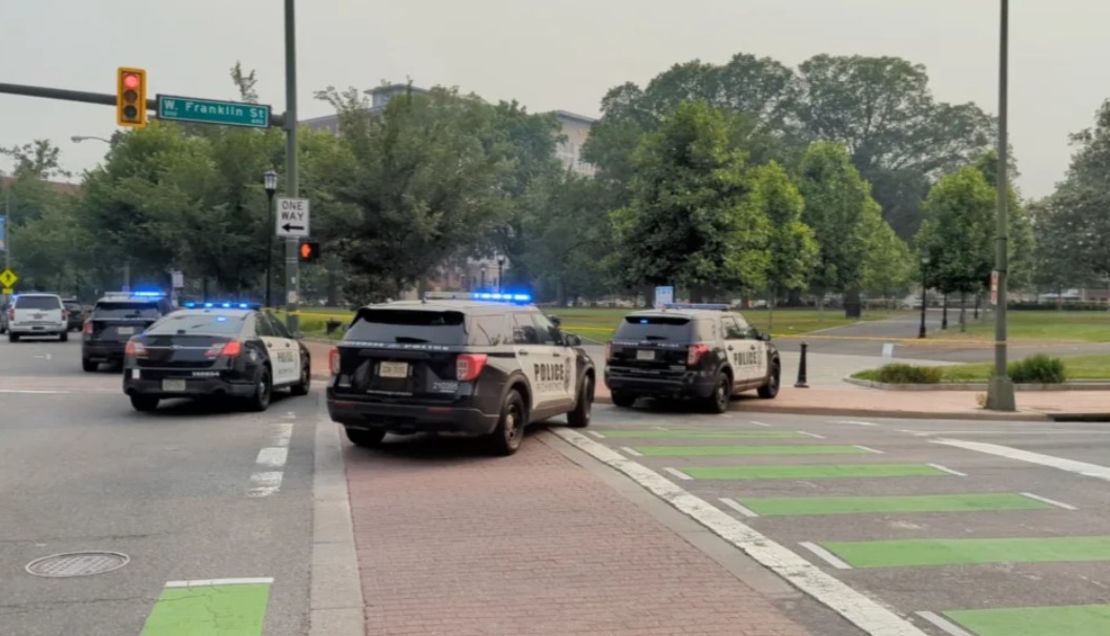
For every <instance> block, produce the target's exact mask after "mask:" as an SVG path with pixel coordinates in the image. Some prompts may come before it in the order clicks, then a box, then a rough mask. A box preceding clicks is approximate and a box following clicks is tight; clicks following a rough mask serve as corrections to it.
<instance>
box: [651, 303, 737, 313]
mask: <svg viewBox="0 0 1110 636" xmlns="http://www.w3.org/2000/svg"><path fill="white" fill-rule="evenodd" d="M728 308H729V305H726V304H725V303H667V304H666V305H663V309H709V310H713V311H727V310H728Z"/></svg>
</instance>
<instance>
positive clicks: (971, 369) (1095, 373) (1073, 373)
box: [852, 355, 1110, 382]
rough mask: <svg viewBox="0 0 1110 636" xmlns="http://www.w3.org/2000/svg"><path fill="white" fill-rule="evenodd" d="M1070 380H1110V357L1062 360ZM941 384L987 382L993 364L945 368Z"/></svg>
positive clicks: (869, 374) (871, 373) (866, 375)
mask: <svg viewBox="0 0 1110 636" xmlns="http://www.w3.org/2000/svg"><path fill="white" fill-rule="evenodd" d="M1061 359H1062V360H1063V361H1064V368H1065V369H1066V372H1067V379H1068V380H1110V355H1099V356H1077V357H1074V358H1061ZM940 369H941V380H940V381H941V382H986V381H987V380H989V379H990V376H991V373H992V371H993V370H994V363H993V362H984V363H982V364H956V365H952V366H943V367H940ZM852 377H853V378H857V379H859V380H870V381H872V382H878V380H879V370H878V369H868V370H867V371H860V372H859V373H856V374H855V375H853V376H852Z"/></svg>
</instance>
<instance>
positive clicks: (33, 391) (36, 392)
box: [0, 389, 114, 395]
mask: <svg viewBox="0 0 1110 636" xmlns="http://www.w3.org/2000/svg"><path fill="white" fill-rule="evenodd" d="M0 393H26V394H29V395H68V394H69V391H47V390H38V389H0ZM113 393H114V391H113Z"/></svg>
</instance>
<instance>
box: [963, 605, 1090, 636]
mask: <svg viewBox="0 0 1110 636" xmlns="http://www.w3.org/2000/svg"><path fill="white" fill-rule="evenodd" d="M944 615H945V616H946V617H948V618H950V619H952V620H953V621H956V622H957V623H959V624H960V626H961V627H963V628H964V629H968V630H971V631H972V632H973V633H974V634H976V635H977V636H1057V635H1058V636H1106V635H1107V634H1110V605H1064V606H1058V607H1010V608H999V609H974V610H951V611H947V612H944Z"/></svg>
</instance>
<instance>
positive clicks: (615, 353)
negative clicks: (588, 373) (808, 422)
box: [605, 304, 782, 413]
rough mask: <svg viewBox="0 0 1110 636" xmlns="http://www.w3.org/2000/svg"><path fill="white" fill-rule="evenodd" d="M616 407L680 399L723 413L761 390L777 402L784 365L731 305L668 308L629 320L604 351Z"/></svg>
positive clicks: (640, 313) (633, 315)
mask: <svg viewBox="0 0 1110 636" xmlns="http://www.w3.org/2000/svg"><path fill="white" fill-rule="evenodd" d="M605 357H606V366H605V385H606V386H607V387H609V391H610V393H611V394H612V400H613V404H615V405H617V406H620V407H630V406H632V405H633V404H634V403H635V402H636V399H637V398H641V397H655V398H680V399H691V400H696V401H698V402H700V403H701V404H702V405H703V406H704V407H705V408H706V409H707V410H709V411H711V412H715V413H723V412H724V411H725V410H727V409H728V404H729V398H730V397H731V396H733V395H734V394H736V393H739V392H741V391H747V390H750V389H756V390H757V391H758V392H759V397H761V398H765V399H770V398H773V397H775V396H776V395H778V392H779V382H780V379H781V376H782V362H781V361H780V359H779V353H778V350H777V349H776V348H775V346H774V345H772V344H771V342H770V337H769V336H766V335H764V334H760V333H759V331H758V330H756V329H755V328H754V327H752V326H751V325H749V324H748V322H747V321H746V320H744V317H743V316H742V315H741V314H740V313H738V312H734V311H730V310H729V306H728V305H716V304H671V305H666V306H664V307H663V308H662V309H659V310H650V311H638V312H634V313H631V314H629V315H627V316H625V317H624V318H623V319H622V320H621V322H620V324H619V325H618V326H617V330H616V332H615V333H614V334H613V339H612V341H611V342H610V343H609V345H608V347H607V350H606V356H605Z"/></svg>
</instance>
